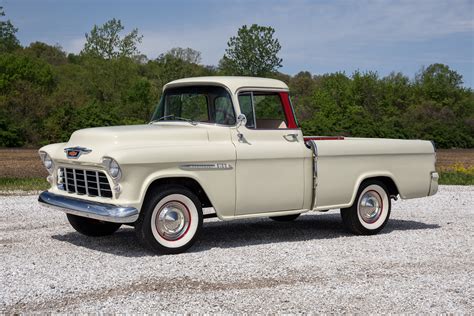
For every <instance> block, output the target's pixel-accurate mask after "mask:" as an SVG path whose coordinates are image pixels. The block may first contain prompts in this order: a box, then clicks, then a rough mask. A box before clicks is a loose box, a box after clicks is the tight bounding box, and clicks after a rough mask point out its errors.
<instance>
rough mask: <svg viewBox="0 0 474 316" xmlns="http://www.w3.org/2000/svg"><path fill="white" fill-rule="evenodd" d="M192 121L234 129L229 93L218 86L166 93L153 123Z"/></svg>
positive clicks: (190, 88) (180, 89)
mask: <svg viewBox="0 0 474 316" xmlns="http://www.w3.org/2000/svg"><path fill="white" fill-rule="evenodd" d="M158 121H189V122H191V123H215V124H222V125H234V124H235V113H234V108H233V106H232V100H231V98H230V95H229V93H228V92H227V90H226V89H224V88H223V87H218V86H191V87H179V88H170V89H166V90H165V92H164V93H163V96H162V97H161V100H160V103H159V104H158V106H157V108H156V110H155V113H154V114H153V117H152V119H151V122H158Z"/></svg>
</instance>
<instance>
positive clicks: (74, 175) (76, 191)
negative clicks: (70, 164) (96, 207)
mask: <svg viewBox="0 0 474 316" xmlns="http://www.w3.org/2000/svg"><path fill="white" fill-rule="evenodd" d="M72 175H73V177H74V193H78V191H79V190H77V180H76V169H72Z"/></svg>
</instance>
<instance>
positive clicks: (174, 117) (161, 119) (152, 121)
mask: <svg viewBox="0 0 474 316" xmlns="http://www.w3.org/2000/svg"><path fill="white" fill-rule="evenodd" d="M167 118H173V119H176V120H180V121H186V122H189V123H190V124H191V125H197V124H198V122H196V121H193V120H191V119H188V118H184V117H180V116H175V115H173V114H170V115H165V116H162V117H160V118H158V119H156V120H151V121H150V123H148V124H152V123H155V122H159V121H163V120H166V119H167Z"/></svg>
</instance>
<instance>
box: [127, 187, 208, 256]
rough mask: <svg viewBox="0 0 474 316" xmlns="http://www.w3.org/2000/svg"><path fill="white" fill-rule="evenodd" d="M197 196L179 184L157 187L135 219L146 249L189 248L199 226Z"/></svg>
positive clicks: (164, 251) (160, 250)
mask: <svg viewBox="0 0 474 316" xmlns="http://www.w3.org/2000/svg"><path fill="white" fill-rule="evenodd" d="M202 221H203V216H202V208H201V203H200V201H199V199H198V198H197V196H196V195H195V194H194V193H193V192H191V191H189V190H188V189H186V188H184V187H180V186H172V187H168V186H166V187H160V188H158V189H157V190H156V191H155V192H154V193H152V194H151V195H150V196H149V198H148V199H147V201H145V204H144V205H143V208H142V211H141V212H140V217H139V218H138V220H137V222H136V223H135V232H136V235H137V238H138V240H139V241H140V242H141V243H142V244H143V245H144V246H145V247H147V248H148V249H150V250H152V251H154V252H158V253H166V254H175V253H181V252H184V251H186V250H187V249H188V248H190V247H191V246H192V245H193V244H194V242H195V241H196V239H197V238H198V235H199V233H200V231H201V228H202Z"/></svg>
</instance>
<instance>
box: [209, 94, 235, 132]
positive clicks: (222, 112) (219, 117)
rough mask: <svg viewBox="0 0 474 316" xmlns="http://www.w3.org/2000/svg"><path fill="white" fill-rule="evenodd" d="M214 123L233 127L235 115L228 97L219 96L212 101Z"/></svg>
mask: <svg viewBox="0 0 474 316" xmlns="http://www.w3.org/2000/svg"><path fill="white" fill-rule="evenodd" d="M214 108H215V113H216V114H215V115H216V117H215V122H216V123H217V124H223V125H234V124H235V114H234V108H233V107H232V103H231V101H230V99H229V98H228V97H222V96H219V97H217V98H215V99H214Z"/></svg>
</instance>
